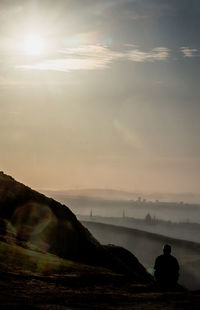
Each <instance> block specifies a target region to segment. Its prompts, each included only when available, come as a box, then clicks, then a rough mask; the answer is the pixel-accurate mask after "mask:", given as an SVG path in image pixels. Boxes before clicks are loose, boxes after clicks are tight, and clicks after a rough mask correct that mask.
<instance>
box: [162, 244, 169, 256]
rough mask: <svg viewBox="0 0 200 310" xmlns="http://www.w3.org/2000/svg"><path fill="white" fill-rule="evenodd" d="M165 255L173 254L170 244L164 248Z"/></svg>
mask: <svg viewBox="0 0 200 310" xmlns="http://www.w3.org/2000/svg"><path fill="white" fill-rule="evenodd" d="M163 253H164V254H165V255H169V254H170V253H171V246H170V245H169V244H165V245H164V247H163Z"/></svg>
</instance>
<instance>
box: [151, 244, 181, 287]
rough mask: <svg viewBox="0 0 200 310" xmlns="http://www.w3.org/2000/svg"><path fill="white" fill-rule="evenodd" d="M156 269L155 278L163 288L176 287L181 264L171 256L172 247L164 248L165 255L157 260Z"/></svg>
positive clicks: (166, 246)
mask: <svg viewBox="0 0 200 310" xmlns="http://www.w3.org/2000/svg"><path fill="white" fill-rule="evenodd" d="M154 269H155V273H154V276H155V278H156V280H157V282H158V283H159V284H160V285H161V286H162V287H168V288H171V287H174V286H176V284H177V282H178V277H179V264H178V261H177V259H176V258H175V257H174V256H172V255H171V246H170V245H168V244H166V245H165V246H164V248H163V255H160V256H158V257H157V258H156V261H155V265H154Z"/></svg>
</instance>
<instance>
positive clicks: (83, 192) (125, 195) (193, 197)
mask: <svg viewBox="0 0 200 310" xmlns="http://www.w3.org/2000/svg"><path fill="white" fill-rule="evenodd" d="M42 192H43V193H45V194H48V195H51V196H59V197H62V196H76V197H85V198H88V199H89V198H90V199H91V198H92V199H93V198H95V199H105V200H113V201H114V200H115V201H116V200H136V199H138V197H141V198H142V199H146V200H151V201H155V200H160V201H165V202H180V201H184V202H186V203H192V204H193V203H197V204H200V194H198V193H170V192H169V193H168V192H166V193H158V192H153V193H146V192H141V191H135V192H131V191H125V190H116V189H95V188H94V189H93V188H91V189H71V190H42Z"/></svg>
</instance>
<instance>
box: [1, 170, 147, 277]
mask: <svg viewBox="0 0 200 310" xmlns="http://www.w3.org/2000/svg"><path fill="white" fill-rule="evenodd" d="M0 230H1V231H0V234H1V238H2V241H4V242H7V243H11V244H18V245H20V246H23V247H26V248H31V249H34V250H35V251H42V252H44V253H45V252H46V253H52V254H55V255H57V256H59V257H62V258H65V259H68V260H71V261H75V262H79V263H84V264H88V265H93V266H102V267H106V268H109V269H111V270H113V271H115V272H119V273H122V274H127V275H131V276H132V278H133V279H134V280H135V281H137V282H140V283H149V282H151V281H152V279H151V278H150V276H149V275H148V274H147V273H146V271H145V268H144V267H143V266H142V265H141V264H140V263H139V261H138V260H137V258H136V257H135V256H134V255H132V254H130V255H131V256H130V259H129V260H128V261H126V262H123V255H121V251H126V250H122V249H120V248H117V249H116V251H115V253H113V248H110V247H106V246H102V245H101V244H100V243H99V242H98V241H97V240H96V239H95V238H94V237H93V236H92V235H91V234H90V233H89V231H88V230H87V229H86V228H85V227H84V226H83V225H82V224H81V223H80V222H79V221H78V220H77V219H76V217H75V215H74V214H73V213H72V212H71V211H70V210H69V208H67V207H66V206H65V205H62V204H60V203H58V202H57V201H55V200H53V199H50V198H47V197H46V196H44V195H42V194H40V193H38V192H36V191H34V190H32V189H30V188H29V187H27V186H25V185H23V184H21V183H19V182H16V181H15V180H14V179H13V178H12V177H10V176H7V175H5V174H4V173H3V172H1V173H0Z"/></svg>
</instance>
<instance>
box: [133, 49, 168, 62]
mask: <svg viewBox="0 0 200 310" xmlns="http://www.w3.org/2000/svg"><path fill="white" fill-rule="evenodd" d="M169 52H170V50H169V49H168V48H166V47H156V48H153V49H152V50H151V51H150V52H143V51H141V50H139V49H134V50H131V51H129V53H128V58H129V59H130V60H132V61H135V62H154V61H163V60H167V59H168V57H169Z"/></svg>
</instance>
